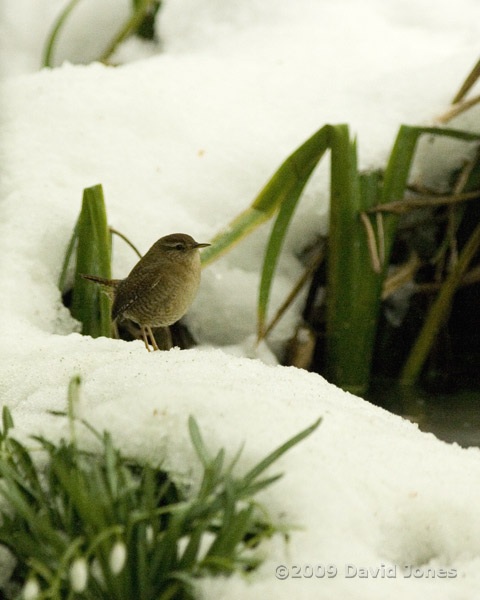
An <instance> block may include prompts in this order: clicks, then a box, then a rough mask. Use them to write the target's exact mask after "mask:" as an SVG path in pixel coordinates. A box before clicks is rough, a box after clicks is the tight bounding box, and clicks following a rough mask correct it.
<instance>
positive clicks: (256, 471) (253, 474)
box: [243, 418, 322, 485]
mask: <svg viewBox="0 0 480 600" xmlns="http://www.w3.org/2000/svg"><path fill="white" fill-rule="evenodd" d="M321 422H322V419H321V418H319V419H318V420H317V421H315V423H313V425H310V427H307V428H306V429H304V430H303V431H301V432H300V433H297V435H295V436H293V437H292V438H290V439H289V440H287V441H286V442H285V443H284V444H282V445H281V446H279V447H278V448H277V449H276V450H274V451H273V452H272V453H270V454H269V455H268V456H266V457H265V458H264V459H263V460H262V461H261V462H259V463H258V465H256V466H255V467H253V469H251V470H250V471H249V472H248V473H247V474H246V475H245V477H244V478H243V482H244V484H245V485H248V484H250V483H252V482H253V481H254V479H256V478H257V477H258V476H259V475H260V473H263V471H265V469H268V467H269V466H270V465H271V464H272V463H274V462H275V461H276V460H277V459H279V458H280V456H282V454H285V452H287V451H288V450H290V448H292V447H293V446H295V445H296V444H298V443H299V442H301V441H302V440H303V439H305V438H306V437H308V436H309V435H310V434H311V433H313V432H314V431H315V429H317V427H318V426H319V425H320V423H321Z"/></svg>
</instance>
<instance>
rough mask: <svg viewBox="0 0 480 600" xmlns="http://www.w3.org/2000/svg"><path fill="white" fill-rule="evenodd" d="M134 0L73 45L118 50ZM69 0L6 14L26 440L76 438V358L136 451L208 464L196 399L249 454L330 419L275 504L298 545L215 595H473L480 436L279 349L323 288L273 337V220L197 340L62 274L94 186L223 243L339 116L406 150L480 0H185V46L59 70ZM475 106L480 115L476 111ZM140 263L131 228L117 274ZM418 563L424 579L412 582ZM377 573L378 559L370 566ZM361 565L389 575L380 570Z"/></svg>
mask: <svg viewBox="0 0 480 600" xmlns="http://www.w3.org/2000/svg"><path fill="white" fill-rule="evenodd" d="M80 4H82V3H80ZM127 5H128V3H126V2H120V3H117V4H115V3H114V2H113V0H102V2H98V1H97V2H94V1H93V0H85V3H84V5H83V7H82V9H81V11H80V5H79V7H78V13H76V14H74V13H72V19H71V21H69V23H68V29H67V28H66V29H65V31H64V32H63V34H62V36H61V40H60V42H61V43H60V42H59V48H58V54H57V55H56V56H57V57H58V60H59V61H61V60H63V59H64V58H65V57H67V56H69V57H70V58H71V59H72V60H73V59H74V60H78V59H83V60H84V61H85V62H88V60H89V59H90V58H91V54H90V53H91V52H93V50H95V51H96V48H97V47H95V48H94V47H93V46H92V45H91V43H90V41H91V40H97V41H98V40H100V39H105V34H106V33H108V31H110V29H106V27H107V25H106V24H107V23H110V24H111V25H108V27H110V26H111V27H112V29H111V30H112V31H115V30H116V27H115V24H118V23H119V22H122V19H123V16H122V15H124V14H125V10H127V8H126V7H127ZM62 6H63V2H60V1H58V2H57V1H55V2H53V1H51V0H49V1H48V2H47V1H46V0H45V1H44V0H42V1H40V0H35V2H28V1H27V0H23V2H18V0H17V1H15V2H14V1H13V0H4V5H3V7H2V10H3V13H4V15H3V16H4V17H5V18H2V21H1V23H2V25H0V29H1V33H2V34H3V33H5V35H0V38H3V44H4V48H7V50H8V51H9V52H8V54H7V56H8V60H6V61H5V65H3V72H4V74H5V75H8V78H7V81H6V82H5V84H4V89H3V92H2V123H1V131H0V140H1V144H2V145H1V148H0V153H1V157H0V158H1V160H0V168H1V173H0V174H1V181H2V184H1V185H2V189H1V192H2V193H1V197H2V213H1V219H0V256H1V257H2V258H1V275H2V291H1V293H2V303H1V305H0V317H1V322H2V329H3V332H2V333H3V337H2V343H1V345H0V352H1V360H2V377H1V398H2V403H6V404H7V405H8V406H9V407H10V408H11V410H12V412H13V416H14V419H15V422H16V425H17V430H18V434H19V435H23V436H24V435H27V434H29V433H36V434H44V435H46V436H48V437H50V438H52V439H58V438H59V437H61V436H62V435H67V434H68V432H67V428H66V427H65V424H64V422H63V421H62V419H59V418H56V417H53V416H51V415H50V414H48V412H47V411H50V410H62V409H64V408H65V398H66V389H67V386H68V381H69V380H70V378H71V377H72V376H73V375H74V374H80V375H81V376H82V380H83V389H82V397H81V403H80V408H79V410H80V411H81V414H82V415H83V416H84V417H85V418H87V419H88V420H89V421H90V422H91V423H92V424H93V425H95V426H96V427H97V428H99V429H102V428H108V429H109V430H110V431H111V432H112V434H113V436H114V439H115V441H116V442H117V443H118V444H119V445H120V446H121V447H122V448H123V449H124V451H125V452H126V453H128V454H132V455H134V456H137V457H139V458H148V459H150V460H152V459H156V460H159V459H160V458H164V459H165V461H166V465H168V466H169V468H171V469H172V471H173V472H175V473H177V475H178V476H179V477H190V478H192V479H193V480H195V478H196V477H198V472H199V465H198V464H197V463H196V462H195V458H194V453H193V450H192V448H191V444H190V442H189V440H188V432H187V426H186V424H187V418H188V415H189V414H193V415H194V416H195V417H196V419H197V420H198V422H199V425H200V428H201V430H202V432H203V435H204V437H205V439H206V440H207V442H208V444H209V445H210V446H211V448H212V450H215V449H218V448H219V447H222V446H223V447H225V448H226V449H227V450H228V452H229V453H230V454H233V453H234V452H235V451H236V450H237V448H238V446H239V445H240V444H241V442H242V441H245V442H246V447H245V451H244V453H243V457H242V459H241V461H240V464H239V469H240V470H244V469H247V468H248V467H249V466H251V465H253V464H254V463H255V462H257V461H258V460H260V459H261V458H263V456H265V455H266V454H267V453H268V452H270V451H271V450H272V449H274V448H275V447H277V446H278V445H279V444H281V443H282V442H283V441H285V440H286V439H287V438H288V437H290V436H292V435H294V434H295V433H297V432H298V431H299V430H301V429H302V428H304V427H306V426H308V425H310V424H311V423H313V421H315V420H316V419H317V418H318V417H319V416H322V418H323V421H322V424H321V426H320V427H319V429H318V430H317V431H316V432H315V433H314V434H313V435H312V436H311V437H310V438H308V439H307V440H305V441H304V442H302V443H301V445H299V446H298V447H296V448H294V449H293V450H291V451H290V452H289V453H288V454H287V455H285V456H284V457H283V458H282V459H281V461H280V462H279V464H278V465H276V467H274V468H273V472H277V471H275V468H276V469H277V470H280V471H281V472H284V473H285V475H284V477H283V478H282V479H281V480H280V481H279V482H278V483H276V484H275V485H274V486H273V487H272V488H271V489H270V490H267V491H265V492H264V493H263V494H262V498H261V499H262V503H263V504H264V505H265V506H266V507H267V508H268V510H269V512H270V514H271V516H272V517H273V518H274V520H276V521H277V522H281V523H285V524H295V525H299V526H301V529H300V530H298V531H297V530H296V531H294V532H293V533H292V534H291V536H290V542H289V543H288V544H285V543H284V542H283V540H281V539H273V540H272V541H271V542H270V543H269V544H266V545H265V547H264V548H262V552H264V553H265V557H266V560H265V562H264V563H263V565H262V567H261V568H260V570H259V571H257V572H256V573H255V574H253V575H252V576H251V578H249V579H248V580H247V579H245V578H241V577H233V578H230V579H223V578H221V579H215V580H208V581H205V582H203V583H202V584H201V587H202V589H203V592H204V595H205V598H207V600H208V599H210V598H215V599H220V600H221V599H222V598H229V599H236V598H245V597H249V598H253V599H255V598H265V597H271V596H272V595H275V596H276V597H277V598H278V599H279V600H283V599H284V598H285V599H287V598H291V597H292V596H293V595H295V597H298V598H305V599H307V598H308V599H310V598H318V597H320V595H321V597H322V598H326V599H328V598H332V599H338V598H352V599H355V600H357V599H361V598H368V599H376V598H384V597H387V596H388V597H389V598H392V599H394V600H396V599H398V600H400V599H402V600H403V599H404V598H405V597H407V595H408V597H409V598H411V599H416V598H418V599H420V598H421V599H422V600H423V599H424V598H425V597H426V595H427V594H431V595H432V596H433V597H435V598H438V599H440V600H441V599H459V600H460V599H466V598H473V597H474V595H475V593H476V590H478V586H479V585H480V575H479V572H480V570H479V566H480V517H479V515H478V509H477V499H478V496H479V492H480V484H479V483H478V482H479V481H480V477H479V471H480V453H479V451H478V450H477V449H469V450H464V449H461V448H459V447H457V446H455V445H446V444H444V443H442V442H440V441H438V440H437V439H435V438H434V437H433V436H431V435H429V434H424V433H421V432H419V431H418V429H417V428H416V426H414V425H412V424H410V423H409V422H406V421H404V420H402V419H401V418H399V417H396V416H393V415H391V414H389V413H387V412H385V411H383V410H382V409H380V408H376V407H374V406H372V405H370V404H368V403H367V402H365V401H363V400H362V399H360V398H356V397H354V396H351V395H349V394H346V393H344V392H342V391H341V390H339V389H337V388H335V387H334V386H332V385H330V384H329V383H327V382H326V381H325V380H324V379H322V378H321V377H319V376H317V375H314V374H309V373H306V372H303V371H300V370H298V369H294V368H284V367H279V366H277V365H275V357H274V354H273V353H272V350H273V351H278V349H279V344H280V341H281V340H283V339H285V338H287V337H289V336H290V335H291V334H292V333H293V331H294V328H295V326H296V324H297V323H298V306H299V304H297V305H296V306H294V307H293V309H292V310H290V311H289V313H288V315H287V316H286V317H285V318H284V319H283V320H282V321H281V322H280V323H279V325H278V327H277V328H276V329H275V331H274V333H273V334H272V336H271V337H269V339H268V342H267V344H262V345H261V346H260V347H259V348H255V345H254V343H253V337H252V336H253V334H254V331H255V302H256V293H257V286H258V281H259V268H260V266H261V262H262V259H263V252H264V247H265V241H266V238H267V235H268V230H269V226H266V227H262V228H261V230H259V231H257V232H255V234H253V235H252V236H251V237H249V238H248V239H247V240H246V241H245V242H243V243H242V244H240V245H239V246H238V247H237V248H236V249H235V250H234V251H232V252H231V253H229V254H228V255H226V256H225V257H223V258H222V259H220V260H219V261H217V262H215V263H213V264H212V265H210V266H208V267H207V268H206V269H205V270H204V272H203V275H202V285H201V290H200V292H199V295H198V297H197V300H196V301H195V303H194V305H193V306H192V309H191V310H190V312H189V315H188V325H189V327H190V328H191V330H192V332H193V333H194V335H195V336H196V337H197V338H198V340H199V341H200V346H199V347H198V348H197V349H194V350H188V351H179V350H177V349H174V350H172V351H170V352H168V353H151V354H147V353H146V352H145V349H144V347H143V343H142V342H131V343H127V342H122V341H117V340H110V339H105V338H99V339H97V340H92V339H90V338H87V337H83V336H81V335H79V334H78V333H76V331H78V324H77V323H76V322H75V321H74V320H73V319H72V318H71V317H70V315H69V313H68V311H67V310H66V309H65V308H64V307H63V305H62V304H61V298H60V294H59V292H58V290H57V288H56V282H57V280H58V275H59V271H60V268H61V263H62V259H63V255H64V252H65V248H66V245H67V243H68V239H69V237H70V235H71V231H72V227H73V225H74V222H75V219H76V217H77V215H78V211H79V207H80V202H81V194H82V190H83V188H85V187H88V186H91V185H94V184H96V183H102V184H103V186H104V192H105V198H106V203H107V211H108V219H109V223H110V224H111V225H113V226H114V227H115V228H116V229H118V230H120V231H122V232H123V233H124V234H126V235H127V236H128V237H130V238H131V239H132V241H133V242H134V243H135V244H136V245H137V246H138V247H139V249H140V250H141V251H142V252H145V251H146V250H147V249H148V248H149V246H150V245H151V244H152V243H153V242H154V241H155V240H156V239H158V238H159V237H161V236H162V235H165V234H167V233H171V232H174V231H184V232H185V233H189V234H191V235H193V236H194V237H195V238H196V239H197V240H199V241H202V242H203V241H208V240H209V239H210V238H211V237H213V235H214V234H216V233H217V232H218V231H219V229H221V228H222V227H224V226H225V225H226V224H227V223H228V222H229V220H230V219H232V218H233V217H234V216H236V215H237V214H238V213H239V212H240V211H241V210H243V209H244V208H246V207H247V206H248V205H249V204H250V203H251V201H252V200H253V198H254V197H255V195H256V194H257V193H258V191H259V190H260V189H261V188H262V187H263V185H264V184H265V183H266V181H267V180H268V178H269V177H270V176H271V174H272V173H273V172H274V171H275V169H276V168H277V167H278V166H279V164H280V163H281V162H282V160H283V159H284V158H285V157H286V156H287V155H288V154H289V153H290V152H292V151H293V150H294V149H295V148H297V147H298V146H299V145H300V144H301V143H302V142H303V141H304V140H305V139H306V138H307V137H309V136H310V135H311V134H312V133H313V132H314V131H315V130H317V129H318V128H319V127H321V126H322V125H323V124H325V123H327V122H332V123H335V122H347V123H349V125H350V127H351V131H352V135H358V140H359V150H360V163H361V165H362V166H363V167H372V166H377V167H378V166H383V165H384V164H385V161H386V159H387V157H388V154H389V151H390V148H391V145H392V143H393V140H394V137H395V135H396V131H397V129H398V127H399V125H400V124H401V123H411V124H417V123H431V122H432V119H433V118H434V116H435V115H437V114H439V113H441V112H442V111H443V110H445V109H446V108H447V106H448V103H449V101H450V100H451V97H452V96H453V95H454V93H455V92H456V90H457V89H458V87H459V85H460V83H461V81H462V78H463V77H464V76H465V75H466V74H467V73H468V70H469V69H470V68H471V66H472V65H473V64H474V62H475V61H476V60H477V58H478V23H479V22H480V6H479V5H478V3H477V2H475V1H474V0H460V1H458V2H457V3H456V4H455V6H450V5H448V4H447V3H438V2H433V0H432V1H431V0H416V1H415V2H413V1H409V0H403V1H400V0H395V1H393V0H392V1H391V2H389V3H385V2H382V1H381V0H364V2H362V3H358V2H357V3H355V2H353V1H351V0H337V1H336V2H327V1H323V2H322V1H318V2H312V1H308V0H297V2H295V3H291V2H290V3H287V2H284V3H279V2H274V1H273V0H245V1H244V2H241V3H237V2H233V1H230V2H226V1H225V0H223V1H219V0H216V1H215V0H197V1H196V2H192V1H191V0H169V1H167V0H166V1H165V2H164V6H163V8H162V10H161V11H160V13H159V17H158V25H159V31H160V37H161V40H162V47H161V49H162V53H160V52H159V51H158V49H157V48H156V47H155V46H154V45H152V44H145V43H143V44H141V43H139V42H135V41H130V42H128V43H127V44H126V45H125V47H123V48H122V49H121V50H120V51H119V52H118V53H117V55H116V57H117V58H118V57H123V58H122V59H123V60H132V59H133V58H135V59H136V60H132V61H131V62H129V64H127V65H125V66H122V67H118V68H115V69H112V68H107V67H105V66H102V65H100V64H92V65H88V66H73V65H71V64H64V65H63V66H62V67H61V68H58V69H55V70H43V71H41V72H36V69H37V67H38V64H39V57H40V53H41V48H42V44H43V40H44V39H45V35H46V33H47V31H48V30H49V28H50V26H51V23H52V20H53V19H54V18H55V15H56V14H57V13H58V11H59V10H60V9H61V7H62ZM114 6H115V11H113V7H114ZM117 8H118V11H117ZM97 10H98V11H100V12H99V13H98V14H97ZM112 11H113V12H115V15H113V12H112ZM122 11H123V12H122ZM89 15H94V17H95V19H93V20H92V17H89ZM97 16H98V20H97V19H96V18H97ZM85 23H90V25H89V27H88V31H87V33H85V31H84V24H85ZM85 36H87V37H85ZM79 40H80V41H79ZM80 42H82V43H80ZM85 49H87V50H85ZM70 50H71V54H70V53H69V51H70ZM472 115H473V116H472ZM474 115H478V112H477V113H475V111H472V114H471V115H470V116H468V117H466V118H464V119H463V124H464V126H469V127H471V128H473V124H474V121H475V116H474ZM477 128H478V125H477ZM451 147H452V146H451V145H450V146H449V145H448V144H447V145H445V148H444V151H443V158H442V163H444V164H451V160H452V159H451V155H452V152H450V151H449V148H451ZM465 152H467V149H466V148H465ZM422 154H423V155H424V158H423V160H422V161H421V162H420V163H419V165H418V166H417V172H419V170H420V169H421V170H422V173H423V174H424V176H425V177H427V178H428V177H429V178H430V179H432V180H435V181H436V182H437V183H438V173H439V167H438V162H435V163H433V162H432V161H431V159H430V160H429V158H428V152H427V151H426V149H424V152H423V153H422ZM457 160H458V159H457ZM448 161H450V163H449V162H448ZM439 162H440V161H439ZM327 177H328V169H327V161H325V165H323V166H322V167H321V168H319V169H318V171H317V173H316V174H315V175H314V177H313V180H312V181H311V182H310V183H309V186H308V188H307V190H306V193H305V197H304V198H303V199H302V201H301V203H300V207H299V209H298V212H297V215H296V218H295V222H294V223H293V225H292V228H291V231H290V232H289V235H288V237H287V240H286V244H285V250H284V256H283V257H282V261H281V264H280V266H279V270H278V275H277V277H276V282H275V287H274V291H273V299H272V312H273V310H274V308H275V306H278V305H279V304H280V303H281V301H282V300H283V298H284V297H285V295H286V294H287V293H288V291H289V290H290V288H291V287H292V285H293V282H294V281H295V280H296V279H297V278H298V277H299V275H300V273H301V265H300V262H299V259H298V255H299V253H300V252H301V251H302V249H303V248H304V247H305V246H306V245H308V244H309V243H310V242H312V241H313V240H314V239H315V236H316V235H318V234H319V233H322V232H325V230H326V225H327V218H326V211H327V201H328V185H327ZM440 183H441V182H440ZM135 260H136V259H135V256H134V255H133V253H132V251H131V250H130V249H129V248H128V247H126V246H125V245H124V244H123V243H121V242H118V241H116V242H115V248H114V262H113V273H114V276H123V275H124V274H126V273H127V272H128V270H129V269H130V268H131V267H132V266H133V264H134V263H135ZM247 356H249V357H255V356H258V357H260V358H261V359H262V361H260V360H258V359H251V358H247ZM266 363H268V364H266ZM85 443H88V440H87V439H85ZM279 565H286V566H288V568H289V569H290V577H289V578H288V579H286V580H284V581H282V580H280V579H278V578H276V577H275V568H276V567H278V566H279ZM294 565H298V566H300V567H301V569H305V568H306V567H307V566H308V565H312V566H315V565H320V566H321V565H323V566H327V565H335V566H336V568H337V574H336V576H335V577H331V578H329V577H324V578H318V577H312V578H307V577H303V578H296V577H293V574H295V569H294ZM346 565H350V566H351V567H352V568H350V567H348V568H347V567H346ZM404 565H411V566H413V567H418V568H419V569H420V570H419V571H417V572H416V575H422V576H412V577H405V576H404V573H403V566H404ZM354 566H355V568H357V576H355V577H348V576H347V575H349V574H351V573H352V572H353V569H354ZM395 566H396V576H395V577H388V576H387V575H386V574H387V573H392V571H391V570H390V571H388V570H387V569H388V568H390V569H391V568H392V567H395ZM360 568H362V569H363V568H364V569H372V572H373V573H375V569H378V575H377V577H373V576H372V572H371V573H370V577H368V578H363V577H359V573H362V574H363V573H364V572H363V571H359V569H360ZM427 569H431V570H430V571H427ZM442 569H444V570H445V571H442ZM448 569H450V571H447V570H448ZM301 573H303V574H305V573H307V574H308V569H307V570H306V571H305V570H303V571H301ZM443 573H446V574H447V575H453V574H455V575H456V576H448V577H447V576H445V577H442V576H441V575H442V574H443ZM432 574H435V575H436V576H435V577H431V576H430V577H427V575H432Z"/></svg>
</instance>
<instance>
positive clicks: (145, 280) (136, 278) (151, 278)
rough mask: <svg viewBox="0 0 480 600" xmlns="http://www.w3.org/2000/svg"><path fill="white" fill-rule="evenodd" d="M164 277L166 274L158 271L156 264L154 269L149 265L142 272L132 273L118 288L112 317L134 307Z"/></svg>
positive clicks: (116, 316)
mask: <svg viewBox="0 0 480 600" xmlns="http://www.w3.org/2000/svg"><path fill="white" fill-rule="evenodd" d="M156 271H157V272H156ZM164 277H165V275H162V274H161V273H158V268H155V266H153V268H152V269H149V268H148V267H147V268H145V269H143V270H142V272H141V273H131V274H130V276H129V277H128V278H127V279H124V280H123V281H122V282H121V284H120V285H119V286H118V288H117V293H116V296H115V300H114V302H113V306H112V319H113V320H115V319H116V318H118V317H119V316H120V315H121V314H122V313H125V312H127V311H129V310H131V309H134V308H135V304H137V303H138V302H139V299H140V298H142V297H143V296H144V295H145V294H148V292H149V291H150V290H152V289H153V288H155V287H157V286H158V285H160V284H161V282H162V280H163V279H164Z"/></svg>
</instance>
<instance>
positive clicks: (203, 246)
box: [194, 244, 212, 248]
mask: <svg viewBox="0 0 480 600" xmlns="http://www.w3.org/2000/svg"><path fill="white" fill-rule="evenodd" d="M211 245H212V244H195V246H194V248H206V247H207V246H211Z"/></svg>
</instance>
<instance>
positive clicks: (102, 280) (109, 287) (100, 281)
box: [80, 273, 121, 290]
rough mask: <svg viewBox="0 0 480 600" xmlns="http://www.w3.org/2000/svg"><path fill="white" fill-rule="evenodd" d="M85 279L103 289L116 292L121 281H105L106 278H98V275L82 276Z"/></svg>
mask: <svg viewBox="0 0 480 600" xmlns="http://www.w3.org/2000/svg"><path fill="white" fill-rule="evenodd" d="M80 276H81V277H82V278H83V279H88V280H89V281H93V282H94V283H98V284H99V285H101V286H102V287H104V288H106V289H107V290H115V289H117V287H118V284H119V283H120V281H121V279H105V278H104V277H97V276H96V275H84V274H83V273H81V274H80Z"/></svg>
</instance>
